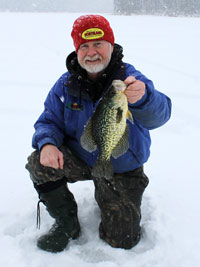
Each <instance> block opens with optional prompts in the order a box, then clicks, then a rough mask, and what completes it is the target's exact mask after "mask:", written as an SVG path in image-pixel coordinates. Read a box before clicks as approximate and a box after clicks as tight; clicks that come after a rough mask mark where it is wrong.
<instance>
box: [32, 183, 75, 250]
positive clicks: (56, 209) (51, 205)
mask: <svg viewBox="0 0 200 267" xmlns="http://www.w3.org/2000/svg"><path fill="white" fill-rule="evenodd" d="M39 187H40V186H39ZM39 187H37V188H36V189H37V191H38V192H39V195H40V201H41V202H43V203H44V204H45V206H46V208H47V211H48V212H49V214H50V215H51V216H52V217H53V218H55V220H56V221H55V223H54V224H53V225H52V227H51V229H50V230H49V232H48V233H46V234H45V235H43V236H41V237H40V238H39V239H38V241H37V246H38V247H39V248H40V249H43V250H46V251H49V252H60V251H63V250H64V249H65V247H66V246H67V244H68V242H69V239H71V238H72V239H76V238H77V237H78V236H79V234H80V225H79V222H78V217H77V204H76V202H75V200H74V197H73V195H72V193H71V192H70V191H69V190H68V188H67V184H62V185H61V186H59V187H58V188H56V189H54V190H52V191H50V192H45V193H44V192H41V191H40V189H39Z"/></svg>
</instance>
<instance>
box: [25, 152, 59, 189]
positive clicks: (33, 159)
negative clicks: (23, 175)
mask: <svg viewBox="0 0 200 267" xmlns="http://www.w3.org/2000/svg"><path fill="white" fill-rule="evenodd" d="M25 168H26V169H27V170H28V171H29V173H30V178H31V180H32V181H33V183H34V184H37V185H40V184H44V183H48V182H55V181H57V180H59V179H62V178H63V171H62V170H60V169H58V170H56V169H54V168H51V167H45V166H43V165H42V164H41V163H40V152H39V151H37V150H35V151H34V152H32V153H31V155H30V156H29V157H28V162H27V164H26V165H25Z"/></svg>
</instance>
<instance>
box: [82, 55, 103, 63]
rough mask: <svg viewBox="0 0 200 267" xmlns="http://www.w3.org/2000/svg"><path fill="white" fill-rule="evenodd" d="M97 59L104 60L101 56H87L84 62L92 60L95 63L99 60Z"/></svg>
mask: <svg viewBox="0 0 200 267" xmlns="http://www.w3.org/2000/svg"><path fill="white" fill-rule="evenodd" d="M97 59H99V60H102V57H101V56H99V55H95V56H92V57H91V56H86V57H85V58H84V62H86V61H87V60H90V61H95V60H97Z"/></svg>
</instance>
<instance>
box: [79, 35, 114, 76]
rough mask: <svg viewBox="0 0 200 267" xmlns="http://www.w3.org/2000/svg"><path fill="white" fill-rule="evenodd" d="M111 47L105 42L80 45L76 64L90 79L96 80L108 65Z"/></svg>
mask: <svg viewBox="0 0 200 267" xmlns="http://www.w3.org/2000/svg"><path fill="white" fill-rule="evenodd" d="M112 52H113V46H112V45H111V43H109V42H107V41H104V40H102V41H91V42H87V43H84V44H82V45H80V47H79V49H78V52H77V56H78V62H79V64H80V65H81V67H82V68H83V69H85V70H86V71H87V73H88V76H89V77H90V78H96V77H97V76H98V74H99V73H101V72H102V71H103V70H104V69H105V68H106V67H107V66H108V64H109V62H110V59H111V55H112Z"/></svg>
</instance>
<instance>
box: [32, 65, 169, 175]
mask: <svg viewBox="0 0 200 267" xmlns="http://www.w3.org/2000/svg"><path fill="white" fill-rule="evenodd" d="M124 66H125V78H126V77H128V76H134V77H135V78H136V79H138V80H141V81H143V82H144V83H145V84H146V94H145V95H144V96H143V98H142V99H141V100H139V101H138V102H137V103H135V104H129V109H130V111H131V113H132V116H133V119H134V124H132V123H130V122H129V121H127V123H128V125H129V128H130V131H129V132H130V137H129V139H130V140H129V142H130V147H129V149H128V151H127V152H126V153H125V154H124V155H122V156H120V157H119V158H117V159H114V158H112V157H111V162H112V165H113V168H114V171H115V172H116V173H123V172H127V171H130V170H134V169H135V168H137V167H139V166H141V165H143V164H144V163H145V162H146V161H147V160H148V157H149V154H150V144H151V139H150V134H149V130H152V129H155V128H157V127H160V126H161V125H163V124H164V123H165V122H167V121H168V119H169V118H170V114H171V101H170V99H169V98H168V97H167V96H166V95H164V94H163V93H161V92H159V91H157V90H156V89H155V88H154V85H153V83H152V81H151V80H149V79H147V78H146V77H145V76H144V75H143V74H142V73H141V72H139V71H138V70H136V69H135V68H134V67H133V66H132V65H129V64H126V63H124ZM70 76H71V74H70V73H69V72H66V73H64V74H63V75H62V76H61V77H60V78H59V79H58V81H57V82H56V83H55V85H54V86H53V88H52V89H51V91H50V92H49V94H48V96H47V98H46V101H45V104H44V105H45V109H44V111H43V113H42V114H41V116H40V117H39V119H38V120H37V122H36V123H35V125H34V127H35V130H36V131H35V134H34V136H33V142H32V145H33V147H34V148H36V149H39V150H40V149H41V147H42V146H43V145H45V144H47V143H50V144H53V145H55V146H57V147H58V148H59V147H60V146H61V145H62V144H63V143H64V142H65V144H66V145H67V146H68V147H69V148H70V149H71V150H72V151H73V152H74V153H75V154H76V155H77V156H78V157H79V158H81V159H82V160H83V161H84V162H86V163H87V164H88V165H89V166H90V167H92V166H93V165H94V162H95V161H96V159H97V156H98V151H95V152H93V153H89V152H87V151H86V150H84V149H83V148H82V146H81V144H80V137H81V135H82V133H83V130H84V126H85V125H86V122H87V121H88V119H89V118H90V117H91V115H92V114H93V112H94V110H95V108H96V106H97V104H98V101H97V103H95V104H94V103H93V102H92V101H91V99H90V98H88V99H87V97H86V98H83V99H82V100H81V104H82V107H83V108H82V109H81V108H79V103H80V96H79V93H75V94H74V93H71V91H74V92H76V91H77V92H78V88H77V87H78V85H77V84H76V85H74V87H73V85H71V87H72V89H73V90H71V89H70V90H69V87H68V86H67V81H68V80H69V79H70Z"/></svg>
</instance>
